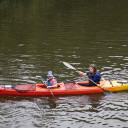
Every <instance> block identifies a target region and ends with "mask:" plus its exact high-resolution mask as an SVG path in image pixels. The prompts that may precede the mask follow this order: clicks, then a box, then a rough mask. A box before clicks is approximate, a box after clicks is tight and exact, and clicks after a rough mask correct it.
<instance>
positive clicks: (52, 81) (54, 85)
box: [47, 79, 57, 88]
mask: <svg viewBox="0 0 128 128" xmlns="http://www.w3.org/2000/svg"><path fill="white" fill-rule="evenodd" d="M50 82H51V85H52V86H47V87H48V88H51V87H57V82H56V80H55V79H52V80H51V81H50Z"/></svg>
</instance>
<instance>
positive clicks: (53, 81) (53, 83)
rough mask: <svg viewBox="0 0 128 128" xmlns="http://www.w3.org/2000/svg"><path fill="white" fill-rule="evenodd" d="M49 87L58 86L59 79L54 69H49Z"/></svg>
mask: <svg viewBox="0 0 128 128" xmlns="http://www.w3.org/2000/svg"><path fill="white" fill-rule="evenodd" d="M47 77H48V78H47V87H48V88H53V87H54V88H56V87H57V80H56V78H55V77H54V76H53V73H52V71H48V74H47Z"/></svg>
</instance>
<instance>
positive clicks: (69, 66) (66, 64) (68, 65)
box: [63, 62, 76, 70]
mask: <svg viewBox="0 0 128 128" xmlns="http://www.w3.org/2000/svg"><path fill="white" fill-rule="evenodd" d="M63 64H64V65H65V66H67V67H68V68H70V69H73V70H76V69H75V68H74V67H73V66H71V65H70V64H69V63H67V62H63Z"/></svg>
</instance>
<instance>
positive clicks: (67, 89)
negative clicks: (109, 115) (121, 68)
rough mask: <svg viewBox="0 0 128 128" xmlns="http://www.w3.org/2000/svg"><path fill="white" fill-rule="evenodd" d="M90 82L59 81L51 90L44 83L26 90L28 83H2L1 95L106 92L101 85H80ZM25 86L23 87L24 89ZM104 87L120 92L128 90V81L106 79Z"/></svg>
mask: <svg viewBox="0 0 128 128" xmlns="http://www.w3.org/2000/svg"><path fill="white" fill-rule="evenodd" d="M79 83H82V84H88V81H85V82H75V84H74V83H67V84H64V83H58V88H51V89H50V90H49V89H47V88H46V85H44V84H29V87H30V86H33V87H35V88H34V89H32V90H26V89H25V88H23V87H28V85H18V86H19V87H20V89H19V90H18V89H16V86H12V85H0V95H17V96H50V95H52V94H51V93H53V95H81V94H89V93H104V90H103V89H101V88H100V87H97V86H95V87H86V86H82V85H79ZM22 88H23V89H22ZM102 88H104V89H106V90H109V91H111V92H118V91H124V90H128V83H118V82H117V81H111V82H109V81H106V82H105V84H104V85H103V86H102Z"/></svg>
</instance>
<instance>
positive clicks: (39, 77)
mask: <svg viewBox="0 0 128 128" xmlns="http://www.w3.org/2000/svg"><path fill="white" fill-rule="evenodd" d="M36 78H37V79H39V80H41V81H42V83H44V82H43V78H42V76H36ZM47 88H48V86H47ZM48 89H49V91H50V92H51V94H52V96H53V98H54V99H55V100H57V99H56V97H55V96H54V95H53V93H52V91H51V89H50V88H48Z"/></svg>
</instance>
